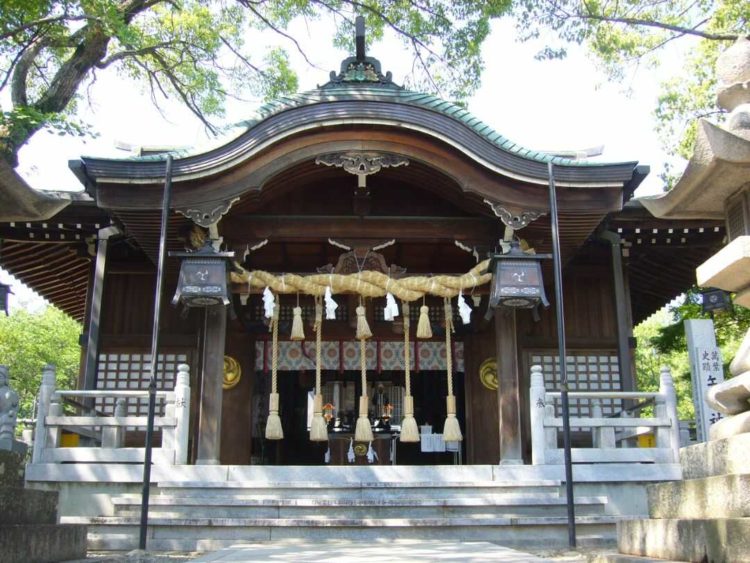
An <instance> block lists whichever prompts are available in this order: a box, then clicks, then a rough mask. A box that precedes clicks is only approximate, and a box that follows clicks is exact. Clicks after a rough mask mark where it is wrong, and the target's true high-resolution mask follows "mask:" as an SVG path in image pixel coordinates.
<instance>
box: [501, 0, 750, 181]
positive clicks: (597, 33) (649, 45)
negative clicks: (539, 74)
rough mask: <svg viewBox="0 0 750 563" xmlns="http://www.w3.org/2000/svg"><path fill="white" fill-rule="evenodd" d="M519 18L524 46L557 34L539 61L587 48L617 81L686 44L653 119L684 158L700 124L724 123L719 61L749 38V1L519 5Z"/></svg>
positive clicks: (532, 1)
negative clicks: (719, 95) (718, 98)
mask: <svg viewBox="0 0 750 563" xmlns="http://www.w3.org/2000/svg"><path fill="white" fill-rule="evenodd" d="M514 15H515V17H516V19H517V21H518V30H519V34H520V37H521V39H522V40H526V39H531V38H536V37H539V36H540V35H541V34H542V33H543V32H545V31H550V30H551V31H552V32H553V33H554V34H556V36H557V42H556V44H553V45H548V46H547V47H545V49H543V50H542V52H541V53H539V56H540V57H541V58H561V57H564V56H565V54H566V44H571V43H574V44H579V45H583V46H584V47H586V48H587V50H588V51H589V52H590V53H591V54H592V55H593V56H594V57H595V59H596V60H597V61H598V62H599V63H600V64H601V65H602V68H603V69H604V71H605V72H606V74H607V75H608V77H609V78H611V79H614V80H619V79H622V78H623V76H624V75H625V74H626V71H627V69H633V68H637V67H638V66H646V67H657V66H659V64H660V62H661V58H662V57H663V56H664V51H665V47H666V46H667V45H670V44H672V43H673V42H674V41H676V40H680V42H681V43H682V45H683V47H684V55H683V60H684V66H683V69H682V71H681V72H680V75H679V76H676V77H671V78H667V79H665V80H664V82H663V84H662V92H661V95H660V96H659V100H658V103H657V107H656V108H655V111H654V115H655V117H656V130H657V132H658V133H659V135H660V137H661V140H662V143H663V145H664V147H665V149H666V151H667V152H668V153H670V154H675V155H678V156H681V157H682V158H689V157H690V156H691V155H692V152H693V146H694V142H695V133H696V126H697V121H696V120H697V119H698V118H700V117H708V118H713V119H715V120H721V118H722V112H721V111H720V110H719V109H718V108H717V106H716V102H715V92H716V75H715V71H714V69H715V64H716V58H717V57H718V55H719V54H720V53H721V52H722V51H723V50H724V49H726V48H727V47H728V46H729V45H731V43H732V42H733V41H735V40H737V39H738V38H739V37H742V36H746V35H748V34H750V3H748V2H747V0H657V1H654V2H645V1H643V0H624V1H622V0H593V1H591V0H586V1H580V0H541V1H537V0H521V1H519V2H517V3H516V4H515V10H514ZM665 180H667V184H668V185H669V184H670V183H671V181H673V180H674V178H673V177H671V175H669V173H668V175H667V177H666V178H665Z"/></svg>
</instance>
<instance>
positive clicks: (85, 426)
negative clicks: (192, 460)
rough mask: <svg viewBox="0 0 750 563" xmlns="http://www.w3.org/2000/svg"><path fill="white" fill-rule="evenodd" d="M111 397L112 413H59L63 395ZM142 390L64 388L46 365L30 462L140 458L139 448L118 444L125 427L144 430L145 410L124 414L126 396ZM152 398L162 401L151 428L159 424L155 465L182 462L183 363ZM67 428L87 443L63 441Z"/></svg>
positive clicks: (186, 388)
mask: <svg viewBox="0 0 750 563" xmlns="http://www.w3.org/2000/svg"><path fill="white" fill-rule="evenodd" d="M103 397H112V398H114V399H115V400H116V402H115V409H114V413H113V416H104V415H101V414H100V413H95V414H93V415H90V416H68V415H65V414H64V413H63V402H64V400H65V399H66V398H69V399H72V398H75V399H79V400H83V402H87V401H90V402H92V403H93V402H94V400H95V399H97V398H103ZM147 397H148V390H118V389H107V390H96V391H81V390H75V391H67V390H62V389H56V388H55V368H54V366H50V365H48V366H46V367H45V368H44V370H43V372H42V386H41V387H40V389H39V397H38V399H37V419H36V427H35V431H34V447H33V455H32V463H63V462H67V463H70V462H79V463H83V462H86V463H97V462H98V463H138V462H141V463H142V462H143V459H144V454H145V451H144V448H132V447H123V446H124V442H125V432H126V431H127V430H128V429H137V430H141V429H142V430H145V429H146V425H147V423H148V421H147V417H145V416H127V409H126V401H127V400H137V399H140V398H147ZM156 399H157V401H162V402H163V404H164V414H163V415H157V416H156V417H155V418H154V429H155V430H161V446H160V447H155V448H153V454H152V459H153V463H154V464H157V465H182V464H186V463H187V459H188V437H189V420H190V373H189V368H188V366H187V365H185V364H180V365H179V366H178V367H177V378H176V381H175V387H174V389H173V390H172V391H157V392H156ZM63 429H64V430H65V431H67V432H70V433H73V434H78V435H79V436H84V437H88V441H90V442H93V444H94V445H93V446H79V447H63V446H62V445H61V435H62V432H63Z"/></svg>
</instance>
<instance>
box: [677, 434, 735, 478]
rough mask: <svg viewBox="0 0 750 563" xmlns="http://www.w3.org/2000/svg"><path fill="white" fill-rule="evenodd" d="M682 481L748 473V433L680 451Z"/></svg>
mask: <svg viewBox="0 0 750 563" xmlns="http://www.w3.org/2000/svg"><path fill="white" fill-rule="evenodd" d="M680 465H682V478H683V479H700V478H702V477H712V476H714V475H728V474H747V473H750V432H748V433H745V434H738V435H737V436H732V437H731V438H724V439H723V440H712V441H710V442H704V443H701V444H694V445H692V446H687V447H685V448H681V449H680Z"/></svg>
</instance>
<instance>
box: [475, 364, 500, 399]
mask: <svg viewBox="0 0 750 563" xmlns="http://www.w3.org/2000/svg"><path fill="white" fill-rule="evenodd" d="M479 381H481V382H482V385H484V386H485V387H486V388H487V389H489V390H491V391H497V387H498V383H497V358H487V359H486V360H484V361H483V362H482V363H481V365H480V366H479Z"/></svg>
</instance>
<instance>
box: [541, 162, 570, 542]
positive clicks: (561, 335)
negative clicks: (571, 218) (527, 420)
mask: <svg viewBox="0 0 750 563" xmlns="http://www.w3.org/2000/svg"><path fill="white" fill-rule="evenodd" d="M547 170H548V173H549V207H550V222H551V223H552V262H553V265H554V270H555V305H556V308H557V315H556V316H557V338H558V343H559V347H560V399H561V402H562V416H563V449H564V453H565V498H566V502H567V506H568V545H569V546H570V547H575V546H576V513H575V504H574V499H573V462H572V459H571V454H570V403H569V402H568V365H567V362H566V359H567V351H566V348H565V317H564V307H563V291H562V265H561V263H560V236H559V233H558V220H557V194H556V193H555V173H554V169H553V164H552V162H549V163H548V164H547Z"/></svg>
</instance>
